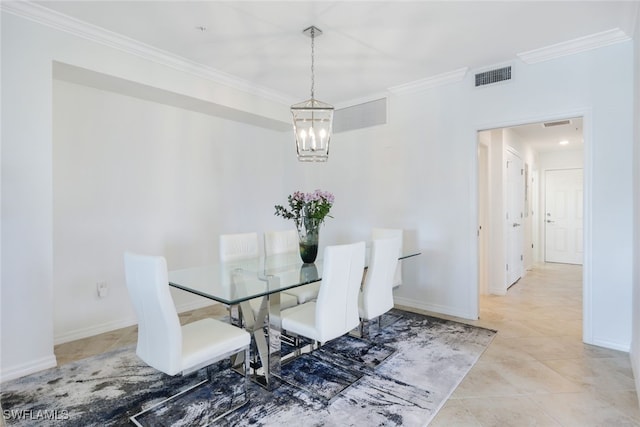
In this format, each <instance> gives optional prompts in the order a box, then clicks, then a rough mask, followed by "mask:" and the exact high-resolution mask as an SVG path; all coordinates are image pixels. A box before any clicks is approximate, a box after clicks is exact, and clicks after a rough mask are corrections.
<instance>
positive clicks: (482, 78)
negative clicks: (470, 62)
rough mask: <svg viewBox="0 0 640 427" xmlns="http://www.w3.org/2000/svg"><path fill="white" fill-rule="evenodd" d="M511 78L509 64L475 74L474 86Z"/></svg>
mask: <svg viewBox="0 0 640 427" xmlns="http://www.w3.org/2000/svg"><path fill="white" fill-rule="evenodd" d="M507 80H511V65H509V66H508V67H502V68H496V69H495V70H489V71H485V72H482V73H478V74H476V87H480V86H486V85H490V84H493V83H498V82H504V81H507Z"/></svg>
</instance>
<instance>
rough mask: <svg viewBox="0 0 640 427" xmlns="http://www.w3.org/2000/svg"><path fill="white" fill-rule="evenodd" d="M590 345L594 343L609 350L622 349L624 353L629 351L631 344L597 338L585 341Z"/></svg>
mask: <svg viewBox="0 0 640 427" xmlns="http://www.w3.org/2000/svg"><path fill="white" fill-rule="evenodd" d="M587 344H590V345H595V346H598V347H604V348H608V349H611V350H618V351H624V352H625V353H629V352H630V350H631V346H630V344H629V343H627V344H621V343H619V342H613V341H607V340H599V339H597V338H596V339H594V340H593V342H590V343H587Z"/></svg>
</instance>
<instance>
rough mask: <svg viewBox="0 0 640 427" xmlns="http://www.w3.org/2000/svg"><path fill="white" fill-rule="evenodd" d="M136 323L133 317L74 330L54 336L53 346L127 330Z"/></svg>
mask: <svg viewBox="0 0 640 427" xmlns="http://www.w3.org/2000/svg"><path fill="white" fill-rule="evenodd" d="M137 323H138V320H137V319H136V318H135V317H127V318H126V319H120V320H114V321H112V322H106V323H101V324H99V325H93V326H89V327H87V328H81V329H75V330H73V331H69V332H65V333H64V334H60V335H56V336H54V337H53V344H54V345H58V344H64V343H67V342H70V341H76V340H81V339H83V338H88V337H92V336H94V335H99V334H103V333H105V332H111V331H113V330H116V329H121V328H127V327H129V326H132V325H135V324H137Z"/></svg>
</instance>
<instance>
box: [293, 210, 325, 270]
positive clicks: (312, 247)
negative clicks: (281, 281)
mask: <svg viewBox="0 0 640 427" xmlns="http://www.w3.org/2000/svg"><path fill="white" fill-rule="evenodd" d="M321 223H322V221H320V220H318V219H316V218H306V217H303V218H302V219H301V221H300V224H299V225H298V241H299V244H300V258H302V262H303V263H305V264H311V263H313V262H315V260H316V257H317V256H318V237H319V236H318V234H319V232H320V224H321Z"/></svg>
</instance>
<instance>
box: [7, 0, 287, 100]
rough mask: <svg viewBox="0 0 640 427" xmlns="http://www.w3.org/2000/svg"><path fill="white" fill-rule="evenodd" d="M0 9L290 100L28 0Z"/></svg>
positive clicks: (180, 68)
mask: <svg viewBox="0 0 640 427" xmlns="http://www.w3.org/2000/svg"><path fill="white" fill-rule="evenodd" d="M0 10H1V11H2V12H7V13H10V14H12V15H16V16H19V17H21V18H24V19H28V20H30V21H33V22H36V23H38V24H42V25H45V26H48V27H50V28H53V29H56V30H59V31H64V32H66V33H69V34H72V35H74V36H77V37H80V38H83V39H85V40H89V41H92V42H95V43H99V44H102V45H104V46H108V47H111V48H114V49H118V50H120V51H122V52H125V53H128V54H131V55H135V56H137V57H140V58H143V59H146V60H149V61H152V62H155V63H157V64H160V65H164V66H167V67H171V68H173V69H175V70H178V71H181V72H185V73H188V74H191V75H193V76H196V77H200V78H204V79H207V80H210V81H212V82H214V83H218V84H222V85H225V86H228V87H231V88H233V89H237V90H240V91H242V92H246V93H249V94H251V95H256V96H260V97H262V98H266V99H268V100H271V101H274V102H277V103H282V104H291V103H292V100H291V97H289V96H287V95H284V94H282V93H280V92H277V91H274V90H272V89H268V88H265V87H262V86H258V85H255V84H252V83H251V82H249V81H247V80H244V79H240V78H238V77H235V76H233V75H231V74H227V73H224V72H222V71H219V70H216V69H214V68H211V67H207V66H204V65H202V64H199V63H197V62H195V61H191V60H189V59H187V58H184V57H181V56H179V55H175V54H173V53H170V52H167V51H165V50H162V49H158V48H155V47H153V46H150V45H147V44H145V43H142V42H140V41H137V40H134V39H132V38H129V37H126V36H123V35H121V34H118V33H115V32H113V31H109V30H106V29H104V28H102V27H98V26H96V25H92V24H89V23H87V22H84V21H80V20H78V19H75V18H73V17H70V16H68V15H64V14H62V13H59V12H56V11H54V10H51V9H48V8H46V7H44V6H41V5H38V4H35V3H31V2H30V1H8V2H7V1H1V2H0Z"/></svg>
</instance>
